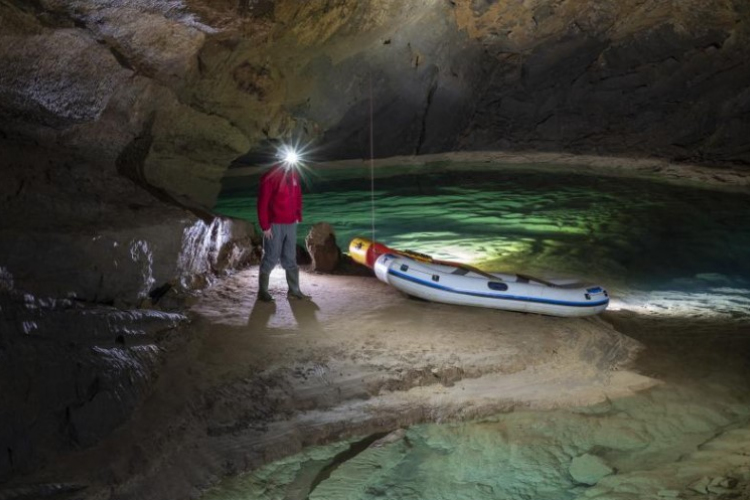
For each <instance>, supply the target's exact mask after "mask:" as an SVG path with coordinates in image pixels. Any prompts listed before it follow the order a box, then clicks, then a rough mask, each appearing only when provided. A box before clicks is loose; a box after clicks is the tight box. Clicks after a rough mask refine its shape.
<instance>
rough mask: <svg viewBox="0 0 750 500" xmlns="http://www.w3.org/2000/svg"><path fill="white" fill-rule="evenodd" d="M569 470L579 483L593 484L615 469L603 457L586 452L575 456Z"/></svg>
mask: <svg viewBox="0 0 750 500" xmlns="http://www.w3.org/2000/svg"><path fill="white" fill-rule="evenodd" d="M568 472H570V475H571V476H572V477H573V480H574V481H576V482H577V483H581V484H588V485H590V486H593V485H595V484H596V483H598V482H599V481H601V480H602V479H603V478H605V477H607V476H609V475H610V474H612V473H613V472H614V470H612V468H611V467H610V466H609V465H607V463H606V462H605V461H604V460H603V459H602V458H600V457H597V456H596V455H589V454H588V453H586V454H584V455H580V456H578V457H575V458H573V461H572V462H571V463H570V468H569V469H568Z"/></svg>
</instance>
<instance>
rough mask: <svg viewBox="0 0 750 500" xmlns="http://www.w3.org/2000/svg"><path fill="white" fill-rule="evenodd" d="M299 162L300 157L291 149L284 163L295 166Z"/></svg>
mask: <svg viewBox="0 0 750 500" xmlns="http://www.w3.org/2000/svg"><path fill="white" fill-rule="evenodd" d="M298 162H299V155H298V154H297V152H296V151H294V150H293V149H290V150H288V151H287V152H286V154H285V155H284V163H286V164H288V165H291V166H294V165H296V164H297V163H298Z"/></svg>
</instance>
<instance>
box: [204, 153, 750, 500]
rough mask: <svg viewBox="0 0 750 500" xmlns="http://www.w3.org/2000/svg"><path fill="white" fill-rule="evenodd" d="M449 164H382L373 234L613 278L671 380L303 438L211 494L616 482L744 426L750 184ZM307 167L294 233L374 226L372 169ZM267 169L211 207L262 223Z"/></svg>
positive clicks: (614, 486)
mask: <svg viewBox="0 0 750 500" xmlns="http://www.w3.org/2000/svg"><path fill="white" fill-rule="evenodd" d="M443 167H446V165H443ZM447 167H448V168H452V169H454V170H452V171H447V172H435V171H429V170H427V169H425V168H416V167H415V168H412V169H409V171H408V172H407V173H403V171H401V172H399V170H402V169H403V167H399V168H398V169H396V168H390V169H388V168H385V169H379V171H378V178H377V179H376V181H375V186H376V191H375V203H376V234H375V237H376V239H378V240H380V241H383V242H385V243H387V244H389V245H392V246H394V247H397V248H410V249H413V250H417V251H420V252H424V253H429V254H432V255H435V256H438V257H441V258H448V259H456V260H462V261H465V262H472V263H474V264H477V265H479V266H481V267H484V268H486V269H497V270H506V271H519V272H520V271H524V272H529V273H533V274H539V275H543V276H547V277H552V276H578V277H582V278H586V279H589V280H595V281H598V282H600V283H602V284H604V285H606V286H607V287H608V288H610V290H611V291H614V293H613V294H612V295H613V301H612V304H611V306H610V309H613V310H615V311H616V310H618V309H620V310H629V311H633V312H636V313H638V314H635V315H633V314H626V313H618V312H614V313H613V314H611V315H610V316H609V318H610V319H613V320H616V321H614V323H615V324H616V326H617V328H618V329H620V331H623V332H626V333H628V334H629V335H633V336H636V338H639V339H640V340H642V341H643V342H644V343H646V344H647V345H648V346H649V349H648V350H647V354H646V356H645V357H646V359H642V360H639V363H640V368H641V369H642V370H644V372H645V373H648V374H651V375H653V376H655V377H658V378H660V379H661V380H664V381H665V384H664V385H663V386H661V387H657V388H655V389H653V390H651V391H648V392H646V393H643V394H639V395H637V396H634V397H633V398H628V399H624V400H620V401H607V402H606V403H605V404H602V405H599V406H596V407H591V408H579V409H567V410H566V409H563V410H556V411H549V412H521V411H517V412H514V413H510V414H507V415H499V416H497V417H495V418H491V419H486V420H484V421H480V422H466V423H456V424H425V425H418V426H414V427H411V428H409V429H406V430H403V431H397V432H396V434H395V436H393V437H391V439H387V440H386V441H385V442H384V443H380V444H373V442H372V441H373V439H372V438H366V439H363V441H362V442H361V443H354V442H340V443H334V444H331V445H329V446H324V447H316V448H310V449H307V450H305V451H303V452H302V453H300V454H298V455H295V456H290V457H287V458H285V459H283V460H280V461H277V462H274V463H271V464H268V465H266V466H264V467H261V468H260V469H258V470H255V471H253V472H251V473H248V474H243V475H240V476H238V477H236V478H233V479H231V480H228V481H225V482H224V483H222V485H221V486H220V487H218V488H217V489H215V490H213V491H211V492H209V493H208V494H207V495H206V496H205V497H204V500H230V499H231V500H250V499H261V498H267V499H272V498H273V499H277V498H278V499H282V498H309V499H321V500H322V499H325V500H334V499H339V498H340V499H346V500H353V499H363V500H364V499H373V500H374V499H380V498H389V499H411V500H428V499H429V500H436V499H446V500H448V499H451V500H453V499H467V500H468V499H471V500H481V499H487V500H490V499H493V500H494V499H498V498H508V499H522V498H534V499H557V500H573V499H579V498H588V497H589V496H592V495H593V494H594V493H597V494H598V493H602V494H603V497H605V498H611V497H615V496H617V495H616V494H615V493H612V492H613V491H614V492H627V491H633V492H635V491H640V490H639V488H641V487H642V486H643V485H647V484H650V482H651V481H652V480H653V476H651V475H649V474H652V473H653V471H658V470H663V472H662V473H660V474H662V475H663V477H666V478H670V477H675V475H676V472H675V470H674V469H672V468H671V467H672V465H671V464H675V463H680V464H684V463H687V462H689V460H690V458H689V454H690V453H691V452H692V451H694V450H695V449H696V447H698V446H699V445H703V444H704V443H705V442H706V441H707V440H709V439H712V438H713V437H714V436H716V435H717V434H720V433H721V432H723V431H724V430H726V429H728V428H731V427H732V426H735V425H740V426H746V425H747V421H748V418H750V402H748V393H747V390H746V387H747V377H746V370H747V361H746V360H747V357H746V355H745V354H744V353H747V352H748V346H747V340H746V339H747V335H748V334H750V260H749V259H748V258H747V256H748V255H750V196H748V195H743V194H738V193H727V192H720V191H712V190H707V189H700V188H697V187H686V186H679V185H670V184H667V183H657V182H650V181H646V180H638V179H622V178H612V177H594V176H586V175H573V174H570V173H562V172H540V171H526V172H522V171H520V170H519V171H513V172H510V171H508V170H507V167H505V168H504V169H503V171H502V172H489V171H487V169H486V166H485V167H483V168H481V167H478V168H477V169H475V170H472V169H465V168H464V169H461V168H458V167H459V166H456V165H447ZM561 168H564V167H561ZM308 180H309V184H308V187H307V192H306V194H305V217H306V222H305V224H303V227H302V228H301V229H300V233H299V234H300V240H302V239H303V238H304V235H305V233H306V232H307V229H308V228H309V225H310V224H312V223H314V222H319V221H326V222H329V223H331V224H332V225H333V226H334V228H335V229H336V232H337V237H338V242H339V246H340V247H342V248H343V249H344V250H345V249H346V247H347V245H348V242H349V240H350V239H351V238H352V237H354V236H359V235H364V236H370V227H371V219H370V213H371V212H370V210H371V205H370V195H371V193H370V180H369V173H368V172H367V171H366V170H364V169H363V170H360V171H356V170H348V171H347V170H336V171H320V172H316V173H314V174H311V175H310V176H309V179H308ZM256 181H257V178H255V179H254V178H245V179H242V182H243V183H244V186H243V188H242V189H239V190H237V189H235V190H229V189H228V190H227V191H225V193H223V195H222V197H221V199H220V201H219V203H218V205H217V210H218V211H219V212H221V213H224V214H227V215H231V216H235V217H241V218H246V219H248V220H251V221H255V198H254V193H255V186H254V182H256ZM300 242H301V241H300ZM608 314H610V313H608ZM738 367H739V368H738ZM684 380H690V381H691V382H690V383H689V384H687V383H685V382H684ZM696 381H697V382H696ZM700 384H704V385H705V387H704V386H702V385H700ZM696 387H697V388H696ZM365 441H366V442H365ZM591 454H593V455H595V456H596V459H598V458H601V459H602V460H603V462H604V463H605V464H606V465H607V467H610V468H612V470H614V471H615V472H614V474H609V473H606V474H605V473H602V474H603V475H606V476H607V477H606V478H605V479H602V480H601V483H600V484H601V488H602V489H601V490H596V491H595V490H590V488H591V487H590V486H589V485H590V484H593V482H588V483H587V482H586V481H587V478H586V475H587V474H588V473H589V472H590V470H591V469H596V467H595V466H593V465H592V464H591V463H590V460H595V459H592V458H591V457H590V455H591ZM711 460H713V461H714V462H717V460H715V459H711ZM581 463H584V465H583V466H580V467H577V465H580V464H581ZM689 467H693V466H692V465H690V464H689V463H688V468H689ZM701 467H705V465H701ZM717 467H719V466H718V465H717ZM577 468H578V469H581V468H582V469H583V471H584V472H583V473H581V472H580V471H577V470H576V469H577ZM639 474H642V475H639ZM706 474H709V473H708V472H706ZM631 475H632V477H631ZM709 475H710V474H709ZM598 480H599V478H596V481H598ZM596 481H594V482H596ZM599 487H600V486H596V487H594V488H599ZM667 493H670V492H669V491H667ZM609 494H611V496H607V495H609ZM652 496H653V495H652ZM667 496H668V495H667ZM649 497H651V496H649ZM654 497H656V496H654ZM644 498H645V496H644Z"/></svg>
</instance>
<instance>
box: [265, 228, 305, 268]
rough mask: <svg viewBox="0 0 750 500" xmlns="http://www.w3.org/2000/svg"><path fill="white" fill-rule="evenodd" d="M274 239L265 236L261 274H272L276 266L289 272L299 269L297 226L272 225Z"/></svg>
mask: <svg viewBox="0 0 750 500" xmlns="http://www.w3.org/2000/svg"><path fill="white" fill-rule="evenodd" d="M271 232H272V233H273V237H272V238H268V237H266V236H265V235H264V236H263V258H262V259H261V261H260V273H261V274H270V273H271V271H273V268H274V267H276V264H278V263H279V261H281V267H283V268H284V269H285V270H287V271H294V270H296V269H297V224H296V223H294V224H271Z"/></svg>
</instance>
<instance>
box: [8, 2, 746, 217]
mask: <svg viewBox="0 0 750 500" xmlns="http://www.w3.org/2000/svg"><path fill="white" fill-rule="evenodd" d="M748 10H750V8H749V7H747V6H746V5H745V3H743V2H741V1H739V0H712V1H710V2H698V1H695V0H692V1H691V0H686V1H685V2H679V3H673V2H672V3H665V2H661V1H658V0H645V1H641V0H639V1H635V0H632V1H627V2H615V1H594V0H526V1H523V2H498V1H487V0H455V1H448V0H429V1H425V2H420V3H414V2H399V1H395V0H387V1H379V2H358V1H354V0H337V1H326V2H322V1H314V2H295V1H292V0H277V1H271V0H263V1H261V0H255V1H254V0H243V1H239V2H235V1H229V0H225V1H217V2H207V1H205V0H189V1H186V2H168V3H167V2H154V1H148V0H139V1H136V2H125V1H122V0H108V1H106V2H94V1H92V0H66V1H63V0H36V1H34V2H31V3H28V2H21V1H20V0H3V2H2V3H0V12H2V16H0V23H2V24H0V28H1V29H2V31H1V34H0V37H2V42H3V43H2V46H1V48H0V67H2V68H3V71H2V72H0V116H2V118H3V122H2V125H0V131H1V132H2V135H3V136H4V137H7V138H9V140H11V141H13V142H18V141H19V140H25V141H27V142H30V143H32V144H43V145H45V146H50V147H52V148H53V149H55V148H57V147H61V146H65V147H71V148H74V149H75V150H76V151H77V152H79V153H80V154H82V155H84V156H87V157H90V158H96V159H97V160H98V162H99V164H100V165H104V164H105V163H107V164H109V165H113V164H115V163H116V159H117V157H118V155H121V154H123V153H124V152H126V151H127V148H128V147H129V146H132V144H133V143H134V141H135V142H137V141H139V140H140V141H141V142H145V143H146V146H145V151H144V154H143V155H142V158H140V160H139V161H138V165H137V168H136V169H137V170H138V172H139V179H140V180H141V181H142V182H143V183H145V184H148V185H150V186H152V187H156V188H158V189H159V190H161V191H163V192H165V193H167V194H168V196H169V197H171V198H172V199H175V200H180V201H182V202H186V203H187V202H190V203H197V204H198V205H201V206H203V207H209V208H210V207H211V206H212V204H213V203H214V200H215V198H216V196H217V194H218V191H219V188H220V179H221V177H222V175H223V172H224V171H225V170H226V168H227V166H228V165H229V164H230V163H231V162H232V161H233V160H234V159H236V158H237V157H239V156H241V155H243V154H244V153H246V152H247V151H248V150H250V149H252V148H253V147H255V146H257V145H259V144H261V143H262V142H263V141H265V140H268V139H282V140H289V139H295V140H299V141H302V142H308V141H312V142H314V144H315V146H316V148H317V150H316V155H317V157H318V158H320V159H341V158H362V157H367V156H369V154H370V139H369V137H370V118H371V117H372V120H373V122H374V123H373V128H374V137H373V139H374V141H373V142H374V148H373V149H374V154H375V155H376V156H378V157H386V156H391V155H395V154H421V153H434V152H440V151H448V150H455V149H469V150H472V149H506V150H508V149H512V150H518V149H535V150H539V149H541V150H546V151H568V152H587V153H600V154H624V155H638V156H649V155H650V156H661V157H666V158H671V159H680V160H691V161H697V162H703V163H716V162H733V163H745V162H747V160H748V156H747V155H748V151H747V145H746V141H745V139H744V138H745V137H746V136H747V132H748V119H747V111H748V106H750V94H749V93H748V90H747V89H748V83H750V69H749V65H748V62H747V61H746V58H745V57H744V51H745V48H746V47H747V46H748V36H747V20H748V18H749V17H750V13H749V12H748ZM30 61H33V63H30ZM371 107H372V111H371ZM144 139H145V141H144ZM105 159H106V162H105V161H103V160H105ZM131 170H132V169H131Z"/></svg>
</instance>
